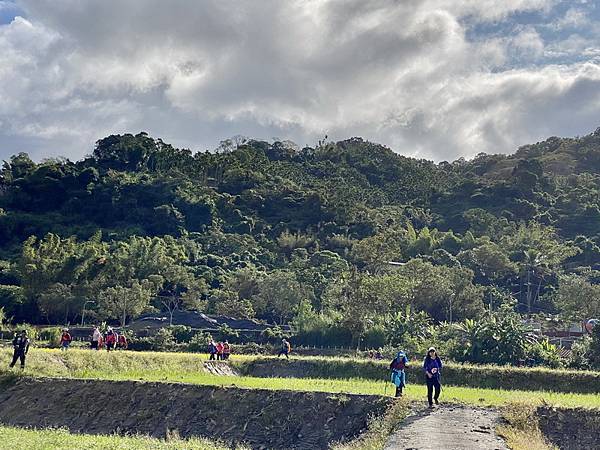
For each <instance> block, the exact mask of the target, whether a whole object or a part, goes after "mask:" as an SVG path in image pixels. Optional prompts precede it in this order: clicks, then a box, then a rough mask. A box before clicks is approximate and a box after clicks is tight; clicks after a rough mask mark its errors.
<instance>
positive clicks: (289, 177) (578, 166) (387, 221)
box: [0, 129, 600, 332]
mask: <svg viewBox="0 0 600 450" xmlns="http://www.w3.org/2000/svg"><path fill="white" fill-rule="evenodd" d="M229 147H230V148H228V149H226V148H224V149H223V150H222V151H220V152H216V153H215V152H212V153H210V152H205V153H202V152H199V153H195V154H193V153H192V152H191V151H189V150H185V149H183V150H182V149H176V148H173V147H172V146H171V145H169V144H167V143H164V142H163V141H161V140H160V139H153V138H151V137H149V136H148V135H147V134H145V133H140V134H138V135H135V136H134V135H130V134H126V135H113V136H109V137H107V138H104V139H102V140H100V141H98V143H97V145H96V147H95V148H94V150H93V153H92V154H91V156H89V157H87V158H85V159H83V160H81V161H78V162H71V161H68V160H62V159H58V160H56V159H53V160H48V161H44V162H41V163H39V164H37V163H34V162H33V161H32V160H31V159H30V158H29V157H28V156H27V155H26V154H23V153H21V154H18V155H15V156H13V157H11V158H10V159H9V160H8V161H6V162H5V163H4V165H3V168H2V172H1V184H2V189H1V196H0V207H1V208H2V209H1V216H0V246H1V247H0V248H1V252H2V253H1V255H2V262H1V268H2V272H1V273H0V284H2V286H1V292H0V306H3V307H4V309H5V313H7V314H8V315H11V316H14V317H15V318H16V319H18V320H27V321H37V322H40V321H44V320H49V321H72V320H75V319H76V317H77V315H78V314H79V312H80V310H81V305H82V303H83V302H84V301H85V300H86V299H95V300H97V303H96V305H98V306H97V309H98V310H97V311H96V314H98V317H99V318H107V319H115V320H116V319H121V320H122V321H127V320H129V319H130V318H132V317H134V316H136V315H137V314H139V313H141V312H142V311H144V310H147V309H148V308H149V307H154V308H162V309H164V308H167V309H168V308H172V307H173V305H172V304H170V303H169V302H171V301H173V302H175V303H177V302H182V303H181V304H176V305H175V306H177V307H188V308H201V309H203V310H207V311H209V312H222V313H231V314H237V315H244V316H256V317H259V318H263V319H268V320H277V321H281V322H285V321H289V320H292V319H297V320H298V316H299V315H301V314H304V315H307V314H308V315H310V314H311V311H312V312H318V313H320V314H321V317H325V316H327V317H328V319H327V320H329V321H332V322H335V321H338V322H340V323H342V322H343V323H346V322H348V321H350V322H351V319H349V318H348V317H347V316H348V315H351V314H352V315H355V316H356V317H359V318H365V317H367V316H369V314H378V315H385V314H388V313H391V312H393V310H394V309H395V308H396V309H397V308H398V307H399V306H400V304H405V303H407V302H410V304H411V305H413V306H414V307H418V308H419V309H422V310H423V311H425V312H427V313H428V314H429V315H430V316H432V317H433V318H434V319H436V320H445V319H446V318H447V315H448V311H447V307H446V306H445V302H446V300H445V299H448V298H452V299H455V302H456V304H457V305H458V306H456V311H454V314H455V317H458V318H461V317H462V318H464V317H472V316H474V315H477V314H478V313H479V312H480V311H481V310H482V308H483V299H484V298H486V299H488V298H491V299H492V301H490V302H489V303H494V304H497V303H501V302H503V301H507V299H510V298H515V299H516V300H518V301H519V302H520V303H521V309H522V310H523V308H528V309H531V310H532V311H550V312H561V311H563V310H564V311H567V310H566V309H564V306H560V305H561V303H560V302H561V300H560V294H561V293H560V286H561V280H567V281H569V280H570V281H569V282H575V281H576V282H577V283H583V284H582V286H584V287H585V288H586V289H587V288H588V286H589V287H591V288H595V284H596V283H597V281H598V276H597V272H595V270H594V269H598V268H600V267H599V265H600V194H599V193H600V173H599V172H600V129H599V130H597V131H596V132H595V133H593V134H590V135H588V136H584V137H582V138H565V139H563V138H550V139H548V140H546V141H544V142H540V143H537V144H533V145H528V146H525V147H522V148H520V149H519V150H518V151H517V152H516V153H515V154H514V155H510V156H506V155H485V154H481V155H479V156H477V157H476V158H475V159H473V160H471V161H464V160H458V161H455V162H452V163H448V162H443V163H440V164H435V163H433V162H430V161H425V160H417V159H413V158H407V157H404V156H400V155H398V154H395V153H394V152H392V151H391V150H390V149H388V148H386V147H383V146H381V145H377V144H373V143H370V142H366V141H363V140H362V139H359V138H353V139H349V140H346V141H342V142H338V143H332V142H330V143H320V144H319V145H318V146H317V147H315V148H310V147H307V148H304V149H298V148H296V147H295V146H294V145H293V144H291V143H289V142H275V143H267V142H263V141H247V142H244V143H240V144H239V145H230V146H229ZM70 237H72V238H70ZM69 238H70V239H69ZM389 261H396V262H401V263H402V262H404V263H406V262H408V264H407V265H403V266H399V268H398V269H395V270H394V271H393V272H391V273H390V265H389V264H387V262H389ZM586 268H589V270H588V269H586ZM386 277H387V278H386ZM390 277H396V278H395V281H394V283H393V285H394V286H403V287H402V289H404V291H403V292H404V293H401V292H393V293H392V292H391V291H389V290H390V289H392V287H390V285H388V284H389V282H390V281H389V280H390ZM402 277H404V278H402ZM419 277H422V279H421V280H420V281H419ZM357 280H358V281H357ZM386 280H387V281H386ZM399 280H400V281H399ZM402 280H404V281H403V282H402ZM436 280H439V284H440V287H439V289H445V290H444V291H443V292H442V291H440V292H433V290H435V289H434V288H429V289H430V291H431V292H429V291H427V289H426V285H431V284H435V282H436ZM573 280H575V281H573ZM567 281H565V283H566V282H567ZM419 282H422V283H423V284H422V285H419ZM353 283H354V284H353ZM357 283H358V284H361V283H362V284H361V286H362V285H364V286H367V285H368V283H372V284H371V285H369V287H368V289H369V292H374V293H376V294H377V295H378V297H377V298H370V299H369V300H368V301H367V302H366V303H365V304H367V305H369V306H368V307H369V309H368V310H367V311H363V312H359V311H356V310H354V309H355V308H357V306H356V305H350V304H339V302H340V301H341V300H339V298H344V299H346V300H348V298H350V297H352V296H351V295H350V294H348V292H355V293H356V292H358V290H360V289H361V288H359V287H357V286H358V284H357ZM386 283H388V284H386ZM442 285H443V286H442ZM277 289H284V291H277ZM365 289H367V288H366V287H365ZM386 289H387V290H388V291H386ZM411 289H412V290H411ZM419 289H422V291H419ZM436 289H437V288H436ZM409 291H410V292H409ZM426 291H427V292H426ZM283 292H287V293H289V294H286V295H287V297H289V298H287V297H286V295H284V294H283ZM336 293H337V294H336ZM338 294H339V295H338ZM342 294H343V295H342ZM127 295H130V296H131V298H133V299H135V300H136V302H137V303H136V302H133V303H136V304H137V305H138V306H137V307H136V308H132V309H130V310H123V309H119V308H120V307H121V306H119V305H118V299H119V298H122V297H123V296H127ZM356 295H358V294H356ZM361 295H362V294H361ZM365 295H366V294H365ZM373 295H375V294H373ZM386 295H388V297H389V298H387V299H384V300H382V298H383V297H385V296H386ZM282 296H284V297H286V299H285V301H284V300H281V299H280V298H279V297H282ZM361 298H362V297H361ZM165 299H170V300H168V301H167V300H165ZM192 300H193V301H192ZM102 302H104V303H102ZM111 302H112V303H111ZM278 302H280V303H281V304H279V303H278ZM369 302H370V303H369ZM363 303H364V302H363ZM487 303H488V300H486V305H487ZM111 304H115V305H116V306H114V307H113V306H110V305H111ZM102 305H104V306H102ZM525 305H527V306H525ZM353 308H354V309H353ZM570 313H573V311H570ZM588 313H591V312H589V311H586V312H585V314H588ZM103 314H104V316H102V315H103ZM582 314H584V313H583V312H582ZM303 317H304V316H303ZM323 320H325V319H323ZM347 325H348V328H349V329H350V330H351V331H352V332H354V331H355V329H354V328H352V327H357V326H359V325H357V324H352V323H347Z"/></svg>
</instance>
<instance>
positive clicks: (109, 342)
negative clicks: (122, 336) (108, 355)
mask: <svg viewBox="0 0 600 450" xmlns="http://www.w3.org/2000/svg"><path fill="white" fill-rule="evenodd" d="M104 343H105V344H106V351H109V352H110V351H111V350H112V349H114V348H115V345H116V344H117V333H115V332H114V331H113V329H112V328H111V327H108V328H107V329H106V335H105V336H104Z"/></svg>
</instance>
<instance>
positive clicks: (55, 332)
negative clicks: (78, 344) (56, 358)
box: [38, 327, 62, 348]
mask: <svg viewBox="0 0 600 450" xmlns="http://www.w3.org/2000/svg"><path fill="white" fill-rule="evenodd" d="M61 336H62V329H61V328H58V327H49V328H42V329H41V330H40V331H39V333H38V338H39V339H40V340H42V341H48V343H49V346H50V347H51V348H57V347H59V346H60V337H61Z"/></svg>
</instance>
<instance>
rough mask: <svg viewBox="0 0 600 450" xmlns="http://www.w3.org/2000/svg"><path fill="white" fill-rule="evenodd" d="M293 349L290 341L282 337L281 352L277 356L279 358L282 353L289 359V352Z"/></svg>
mask: <svg viewBox="0 0 600 450" xmlns="http://www.w3.org/2000/svg"><path fill="white" fill-rule="evenodd" d="M291 351H292V346H291V345H290V343H289V342H288V340H287V339H282V340H281V350H279V353H278V354H277V357H278V358H279V357H280V356H281V355H285V357H286V358H287V359H290V357H289V354H290V352H291Z"/></svg>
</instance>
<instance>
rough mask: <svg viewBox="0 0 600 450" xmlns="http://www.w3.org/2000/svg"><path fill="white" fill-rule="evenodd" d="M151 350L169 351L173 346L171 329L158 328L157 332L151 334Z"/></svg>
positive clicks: (173, 339) (173, 338) (173, 340)
mask: <svg viewBox="0 0 600 450" xmlns="http://www.w3.org/2000/svg"><path fill="white" fill-rule="evenodd" d="M151 342H152V347H153V348H152V350H156V351H161V352H165V351H170V350H173V349H174V347H175V344H176V342H175V337H174V336H173V331H172V330H171V329H170V328H160V329H159V330H158V332H157V333H156V334H155V335H154V336H152V338H151Z"/></svg>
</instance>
